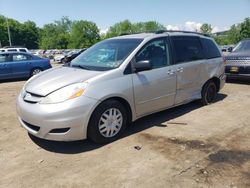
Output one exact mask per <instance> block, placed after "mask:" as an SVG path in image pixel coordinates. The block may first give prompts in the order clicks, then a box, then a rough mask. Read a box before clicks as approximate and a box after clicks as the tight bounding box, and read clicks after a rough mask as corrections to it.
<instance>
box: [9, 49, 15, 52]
mask: <svg viewBox="0 0 250 188" xmlns="http://www.w3.org/2000/svg"><path fill="white" fill-rule="evenodd" d="M7 51H8V52H16V51H17V50H16V49H8V50H7Z"/></svg>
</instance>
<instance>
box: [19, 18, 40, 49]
mask: <svg viewBox="0 0 250 188" xmlns="http://www.w3.org/2000/svg"><path fill="white" fill-rule="evenodd" d="M20 35H21V36H22V42H21V43H22V44H24V45H25V47H27V48H28V49H37V48H38V43H39V28H38V27H37V26H36V24H35V23H34V22H32V21H27V22H24V23H23V24H22V25H21V27H20Z"/></svg>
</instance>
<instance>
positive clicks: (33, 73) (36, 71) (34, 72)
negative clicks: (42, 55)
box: [31, 68, 42, 76]
mask: <svg viewBox="0 0 250 188" xmlns="http://www.w3.org/2000/svg"><path fill="white" fill-rule="evenodd" d="M40 72H42V69H40V68H35V69H33V70H32V71H31V76H34V75H36V74H38V73H40Z"/></svg>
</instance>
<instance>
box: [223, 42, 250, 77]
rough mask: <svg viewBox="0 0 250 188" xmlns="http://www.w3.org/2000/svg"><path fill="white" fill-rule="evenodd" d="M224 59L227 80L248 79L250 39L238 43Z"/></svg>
mask: <svg viewBox="0 0 250 188" xmlns="http://www.w3.org/2000/svg"><path fill="white" fill-rule="evenodd" d="M225 58H226V61H227V65H226V70H225V72H226V75H227V77H228V78H250V38H249V39H244V40H242V41H240V42H239V43H238V44H237V46H236V47H235V48H234V49H233V52H232V53H230V54H228V55H227V56H225Z"/></svg>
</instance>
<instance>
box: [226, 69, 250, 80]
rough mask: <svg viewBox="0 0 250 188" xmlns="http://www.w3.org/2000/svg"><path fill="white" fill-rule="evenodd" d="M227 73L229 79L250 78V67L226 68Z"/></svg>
mask: <svg viewBox="0 0 250 188" xmlns="http://www.w3.org/2000/svg"><path fill="white" fill-rule="evenodd" d="M225 73H226V75H227V77H228V78H243V79H244V78H246V79H249V78H250V66H226V70H225Z"/></svg>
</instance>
